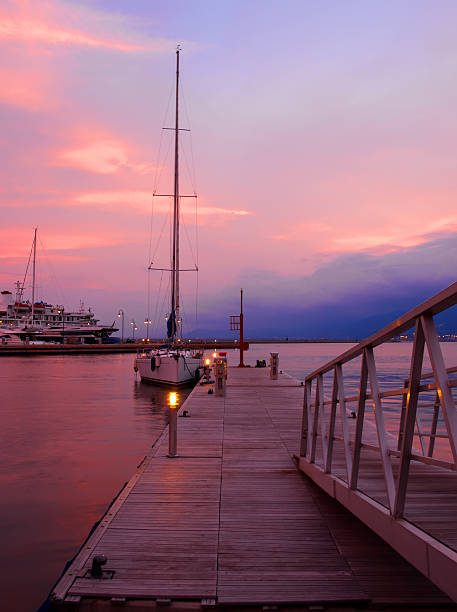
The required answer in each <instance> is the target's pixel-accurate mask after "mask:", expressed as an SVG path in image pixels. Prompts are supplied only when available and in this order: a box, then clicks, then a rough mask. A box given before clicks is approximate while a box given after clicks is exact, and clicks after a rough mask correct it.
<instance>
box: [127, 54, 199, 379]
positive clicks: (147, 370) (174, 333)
mask: <svg viewBox="0 0 457 612" xmlns="http://www.w3.org/2000/svg"><path fill="white" fill-rule="evenodd" d="M179 52H180V48H179V47H178V48H177V50H176V92H175V93H176V110H175V127H174V128H172V129H173V130H174V132H175V133H174V144H175V150H174V190H173V232H172V234H173V235H172V251H171V269H170V270H169V272H171V309H170V314H169V315H168V318H167V337H168V344H167V345H166V346H164V347H162V348H160V349H156V350H151V351H145V352H143V353H141V354H140V355H138V356H137V357H136V359H135V364H134V367H135V370H137V371H138V372H139V374H140V377H141V380H143V381H145V382H149V383H154V384H159V385H173V386H179V385H186V384H190V383H192V382H193V381H195V380H196V379H198V377H199V374H200V369H201V368H202V366H203V352H202V351H195V350H189V349H185V348H184V347H183V346H182V345H181V329H182V320H181V317H180V312H179V310H180V302H179V273H180V267H179V221H180V193H179V129H180V128H179ZM150 269H152V268H151V267H150Z"/></svg>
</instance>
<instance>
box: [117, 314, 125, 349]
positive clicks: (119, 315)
mask: <svg viewBox="0 0 457 612" xmlns="http://www.w3.org/2000/svg"><path fill="white" fill-rule="evenodd" d="M117 316H118V317H119V318H120V317H122V336H121V342H124V311H123V310H122V308H120V309H119V312H118V313H117Z"/></svg>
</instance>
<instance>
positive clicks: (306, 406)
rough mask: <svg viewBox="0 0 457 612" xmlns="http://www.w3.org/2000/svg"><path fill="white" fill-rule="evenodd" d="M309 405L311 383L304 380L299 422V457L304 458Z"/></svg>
mask: <svg viewBox="0 0 457 612" xmlns="http://www.w3.org/2000/svg"><path fill="white" fill-rule="evenodd" d="M310 403H311V382H309V381H308V380H305V389H304V394H303V413H302V422H301V438H300V457H306V455H307V451H308V448H307V447H308V428H309V421H308V412H309V404H310Z"/></svg>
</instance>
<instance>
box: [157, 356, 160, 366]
mask: <svg viewBox="0 0 457 612" xmlns="http://www.w3.org/2000/svg"><path fill="white" fill-rule="evenodd" d="M156 368H160V357H156Z"/></svg>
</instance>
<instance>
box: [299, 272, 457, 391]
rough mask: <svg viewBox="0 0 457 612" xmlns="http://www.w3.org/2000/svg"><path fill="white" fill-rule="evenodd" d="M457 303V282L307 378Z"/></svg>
mask: <svg viewBox="0 0 457 612" xmlns="http://www.w3.org/2000/svg"><path fill="white" fill-rule="evenodd" d="M455 304H457V282H455V283H453V284H452V285H449V287H447V288H446V289H443V290H442V291H440V292H439V293H437V294H436V295H434V296H433V297H431V298H429V299H428V300H425V302H422V304H419V306H416V307H415V308H413V309H412V310H410V311H409V312H407V313H406V314H404V315H403V316H401V317H399V318H398V319H396V320H395V321H393V322H392V323H390V324H389V325H386V327H383V328H382V329H381V330H379V331H378V332H376V333H374V334H373V335H371V336H369V337H368V338H365V340H362V341H361V342H359V344H357V345H356V346H353V347H352V348H350V349H348V350H347V351H346V352H344V353H342V354H341V355H339V356H338V357H335V359H332V360H331V361H329V362H328V363H326V364H325V365H323V366H322V367H320V368H318V369H317V370H314V372H311V374H308V376H307V377H306V380H308V379H312V378H315V377H316V376H317V375H318V374H324V373H325V372H328V371H329V370H331V369H332V368H333V367H334V366H335V365H336V364H337V363H340V364H344V363H347V362H348V361H351V360H352V359H354V358H355V357H360V355H362V354H363V351H364V349H365V348H367V347H369V346H371V347H373V348H374V347H375V346H379V345H380V344H383V343H384V342H387V341H388V340H391V339H392V338H394V337H395V336H398V334H401V333H402V332H404V331H406V330H408V329H411V327H413V326H414V323H415V321H416V320H417V319H418V318H419V317H421V316H422V315H429V316H434V315H437V314H439V313H440V312H443V311H444V310H447V309H448V308H450V307H451V306H454V305H455Z"/></svg>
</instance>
